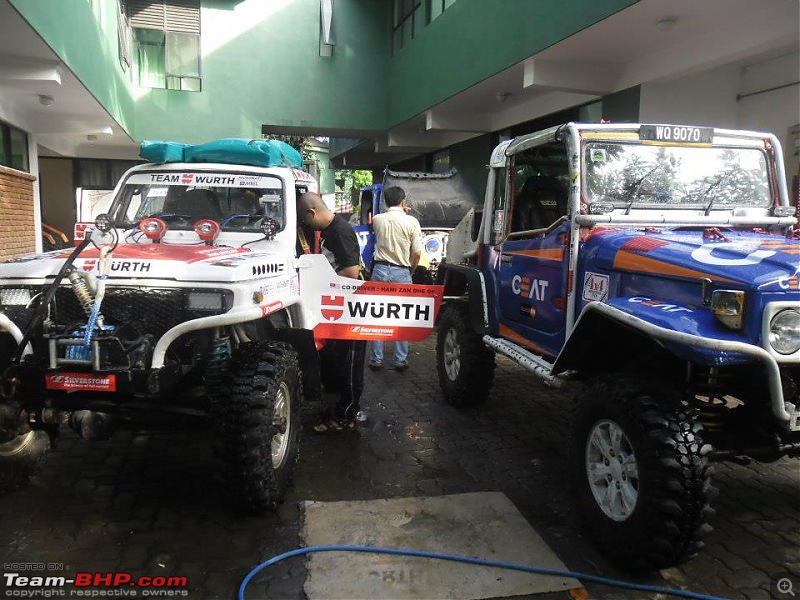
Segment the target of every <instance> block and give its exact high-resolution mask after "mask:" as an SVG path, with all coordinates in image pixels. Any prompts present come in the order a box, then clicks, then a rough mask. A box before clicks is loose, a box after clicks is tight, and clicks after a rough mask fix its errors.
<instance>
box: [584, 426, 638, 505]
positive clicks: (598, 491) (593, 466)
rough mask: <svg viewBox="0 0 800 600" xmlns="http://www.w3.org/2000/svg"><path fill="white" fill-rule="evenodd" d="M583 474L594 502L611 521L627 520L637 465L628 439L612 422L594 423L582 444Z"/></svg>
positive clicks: (635, 495) (634, 494)
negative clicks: (584, 468) (584, 443)
mask: <svg viewBox="0 0 800 600" xmlns="http://www.w3.org/2000/svg"><path fill="white" fill-rule="evenodd" d="M585 459H586V477H587V479H588V482H589V489H591V491H592V495H593V496H594V499H595V502H597V505H598V506H599V507H600V509H601V510H602V511H603V513H604V514H605V515H606V516H607V517H608V518H609V519H612V520H614V521H625V520H627V519H628V518H629V517H630V516H631V514H632V513H633V511H634V509H635V508H636V501H637V500H638V498H639V468H638V466H637V463H636V455H635V454H634V452H633V447H632V446H631V443H630V440H629V439H628V437H627V436H626V435H625V432H624V431H623V430H622V428H621V427H620V426H619V425H618V424H617V423H615V422H614V421H609V420H602V421H598V422H597V423H595V425H594V427H592V430H591V431H590V432H589V436H588V438H587V443H586V454H585Z"/></svg>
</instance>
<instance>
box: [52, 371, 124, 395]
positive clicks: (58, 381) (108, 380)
mask: <svg viewBox="0 0 800 600" xmlns="http://www.w3.org/2000/svg"><path fill="white" fill-rule="evenodd" d="M45 387H46V388H47V389H48V390H61V391H70V390H83V391H89V392H92V391H94V392H116V391H117V378H116V376H115V375H95V374H93V373H50V374H48V375H47V376H46V377H45Z"/></svg>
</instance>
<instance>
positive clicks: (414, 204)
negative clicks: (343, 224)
mask: <svg viewBox="0 0 800 600" xmlns="http://www.w3.org/2000/svg"><path fill="white" fill-rule="evenodd" d="M392 186H398V187H401V188H403V190H404V191H405V193H406V204H407V205H408V206H409V208H410V211H409V214H411V215H413V216H414V217H416V218H417V220H419V224H420V227H421V228H422V256H421V258H420V263H419V267H418V268H417V271H416V272H415V273H414V283H423V284H431V283H433V281H434V280H435V279H436V271H437V270H438V268H439V266H440V265H441V263H442V261H443V260H444V257H445V253H446V250H447V238H448V236H449V234H450V231H452V229H453V228H454V227H455V226H456V225H457V224H458V223H459V222H460V221H461V219H462V218H463V217H464V215H466V214H467V213H468V212H469V211H470V210H472V209H476V208H478V207H479V205H480V203H479V200H478V197H477V196H476V195H475V193H474V192H473V191H472V190H471V189H470V188H469V187H468V186H467V184H466V182H465V181H464V179H463V178H462V177H461V175H459V173H458V171H457V170H456V169H451V170H450V171H448V172H446V173H424V172H415V171H407V172H403V171H392V170H389V169H387V170H386V171H385V172H384V176H383V183H376V184H373V185H370V186H365V187H363V188H361V190H360V192H359V211H358V212H357V213H354V214H353V217H352V218H351V222H352V223H353V227H354V228H355V230H356V234H357V235H358V240H359V243H360V244H361V257H362V259H363V260H364V264H365V265H366V267H367V269H368V270H369V269H370V265H371V264H372V258H373V255H374V252H375V232H374V231H373V230H372V217H373V216H375V215H377V214H380V213H381V212H383V211H384V210H385V206H384V203H383V190H384V188H386V187H392Z"/></svg>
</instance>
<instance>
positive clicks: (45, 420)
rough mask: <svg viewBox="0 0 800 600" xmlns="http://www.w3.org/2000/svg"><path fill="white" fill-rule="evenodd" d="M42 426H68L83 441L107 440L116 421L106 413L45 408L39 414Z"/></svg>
mask: <svg viewBox="0 0 800 600" xmlns="http://www.w3.org/2000/svg"><path fill="white" fill-rule="evenodd" d="M40 422H41V423H42V424H43V425H58V426H68V427H69V428H70V429H72V430H74V431H76V432H77V433H79V434H80V436H81V437H82V438H83V439H85V440H92V441H99V440H107V439H108V438H110V437H111V434H112V433H114V430H115V428H116V419H114V417H113V416H112V415H110V414H108V413H103V412H97V411H94V410H75V411H66V410H57V409H53V408H45V409H44V410H42V412H41V419H40Z"/></svg>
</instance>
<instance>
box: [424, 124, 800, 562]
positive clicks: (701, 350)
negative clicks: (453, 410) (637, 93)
mask: <svg viewBox="0 0 800 600" xmlns="http://www.w3.org/2000/svg"><path fill="white" fill-rule="evenodd" d="M794 213H795V209H794V208H793V207H791V206H789V203H788V198H787V189H786V183H785V176H784V167H783V159H782V154H781V147H780V144H779V142H778V141H777V139H776V138H775V137H774V136H773V135H770V134H765V133H755V132H747V131H731V130H722V129H713V128H706V127H693V126H691V127H690V126H673V125H638V124H625V125H613V124H601V125H597V124H593V125H588V124H576V123H569V124H566V125H563V126H560V127H554V128H552V129H548V130H546V131H542V132H539V133H534V134H530V135H526V136H523V137H519V138H516V139H513V140H510V141H507V142H504V143H502V144H500V145H499V146H498V147H497V148H496V149H495V151H494V153H493V154H492V156H491V161H490V170H489V177H488V184H487V191H486V198H485V203H484V207H483V211H482V216H480V212H479V211H478V212H471V213H470V214H468V215H467V216H466V217H465V218H464V220H463V221H462V222H461V223H460V224H459V225H458V226H457V227H456V228H455V229H454V230H453V231H452V232H451V233H450V238H449V243H448V253H447V258H446V261H445V262H444V264H443V265H442V266H441V267H440V269H439V274H438V275H439V283H443V284H444V285H445V307H444V308H443V310H442V314H441V316H440V319H439V333H438V340H437V367H438V373H439V380H440V384H441V387H442V390H443V392H444V396H445V398H446V400H447V401H448V402H450V403H452V404H456V405H459V404H476V403H480V402H482V401H484V400H486V399H487V398H488V396H489V393H490V390H491V387H492V384H493V378H494V368H495V360H494V357H495V353H498V352H499V353H501V354H504V355H506V356H509V357H510V358H511V359H513V360H514V361H516V362H517V363H519V364H520V365H523V366H525V367H527V368H528V369H530V370H531V371H532V372H533V373H535V374H537V375H538V376H539V377H540V378H541V379H543V380H544V381H545V382H546V383H548V384H551V385H554V386H560V385H565V384H569V385H571V386H574V390H575V393H574V394H573V395H574V396H575V402H574V405H573V406H572V407H571V408H572V416H571V422H570V429H571V442H570V450H571V451H570V453H569V455H570V459H569V460H570V471H571V473H572V475H573V477H574V480H575V483H576V488H577V490H578V502H579V505H580V508H581V513H582V517H583V519H584V521H585V523H586V527H587V529H588V530H589V532H590V533H591V535H592V537H593V538H594V539H595V540H596V543H597V544H599V545H600V546H601V547H602V548H603V549H604V550H605V551H606V552H607V553H608V554H610V555H612V556H613V557H615V558H616V559H617V560H618V561H619V562H620V563H622V564H624V565H625V566H627V567H632V568H657V567H663V566H668V565H672V564H676V563H678V562H680V561H682V560H684V559H686V558H688V557H690V556H692V555H693V554H694V553H696V552H697V550H698V549H699V548H700V547H701V546H702V541H701V540H702V538H703V537H704V535H705V534H706V533H707V532H708V531H709V530H710V526H709V525H708V523H707V521H708V517H709V515H710V514H711V508H710V502H711V500H712V499H713V496H714V493H715V492H714V489H713V487H712V485H711V469H710V467H709V463H711V462H713V461H718V460H727V459H741V460H748V459H749V458H751V457H752V458H755V459H757V460H763V461H771V460H775V459H777V458H780V457H783V456H786V455H791V456H797V455H799V454H800V420H799V419H798V416H799V413H798V410H800V397H799V396H798V385H800V286H799V285H798V264H799V263H800V241H798V239H797V237H798V236H797V232H796V231H795V230H794V229H793V227H794V226H795V225H796V223H797V221H796V218H795V216H793V215H794ZM535 426H536V424H535V423H532V424H531V427H535Z"/></svg>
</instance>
